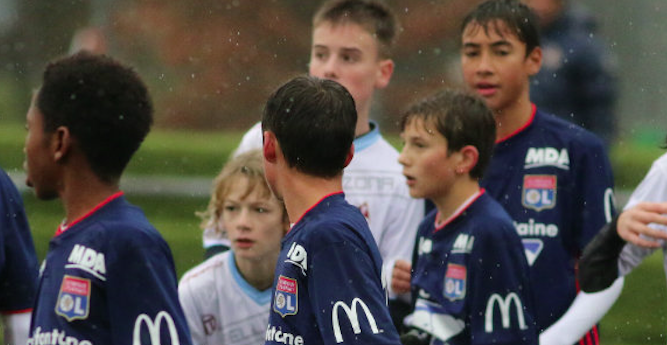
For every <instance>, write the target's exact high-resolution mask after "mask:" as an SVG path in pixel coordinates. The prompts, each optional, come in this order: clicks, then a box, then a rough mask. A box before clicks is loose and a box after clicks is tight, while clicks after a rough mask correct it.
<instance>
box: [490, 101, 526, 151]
mask: <svg viewBox="0 0 667 345" xmlns="http://www.w3.org/2000/svg"><path fill="white" fill-rule="evenodd" d="M532 114H533V107H532V103H531V102H530V100H529V99H528V97H526V98H525V99H524V100H521V101H517V102H516V103H513V104H512V105H511V106H509V107H506V108H503V109H500V110H494V111H493V115H494V118H495V120H496V141H500V140H502V139H505V138H507V137H508V136H509V135H511V134H513V133H515V132H516V131H517V130H519V129H520V128H521V127H523V126H524V125H525V124H526V123H527V122H528V121H529V120H530V117H531V116H532Z"/></svg>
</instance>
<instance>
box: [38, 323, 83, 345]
mask: <svg viewBox="0 0 667 345" xmlns="http://www.w3.org/2000/svg"><path fill="white" fill-rule="evenodd" d="M58 344H67V345H92V344H93V343H92V342H90V341H89V340H79V339H77V338H74V337H72V336H68V335H67V334H65V331H62V332H61V331H60V330H58V329H57V328H55V329H53V330H51V331H49V332H42V327H37V328H36V329H35V331H34V332H33V334H32V337H30V339H28V342H27V345H58Z"/></svg>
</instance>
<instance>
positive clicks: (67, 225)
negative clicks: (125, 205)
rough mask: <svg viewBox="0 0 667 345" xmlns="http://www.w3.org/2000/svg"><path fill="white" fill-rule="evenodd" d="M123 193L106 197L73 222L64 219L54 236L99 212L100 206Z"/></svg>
mask: <svg viewBox="0 0 667 345" xmlns="http://www.w3.org/2000/svg"><path fill="white" fill-rule="evenodd" d="M123 194H124V193H123V192H122V191H119V192H116V193H114V194H113V195H111V196H110V197H108V198H106V199H105V200H104V201H102V202H101V203H99V204H97V206H95V207H93V209H92V210H90V211H88V213H86V214H84V215H83V216H81V217H79V218H77V219H75V220H74V221H73V222H71V223H69V224H65V221H63V222H62V223H60V225H59V226H58V229H56V234H55V235H53V237H56V236H58V235H60V234H62V233H63V232H65V230H67V229H69V228H71V227H73V226H74V225H76V224H77V223H79V222H81V221H82V220H84V219H86V218H88V217H90V216H91V215H92V214H93V213H95V212H97V210H99V209H100V208H102V207H104V205H106V204H108V203H110V202H112V201H114V200H116V199H118V198H119V197H121V196H123Z"/></svg>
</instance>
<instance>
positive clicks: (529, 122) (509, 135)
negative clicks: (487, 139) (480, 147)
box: [496, 103, 537, 144]
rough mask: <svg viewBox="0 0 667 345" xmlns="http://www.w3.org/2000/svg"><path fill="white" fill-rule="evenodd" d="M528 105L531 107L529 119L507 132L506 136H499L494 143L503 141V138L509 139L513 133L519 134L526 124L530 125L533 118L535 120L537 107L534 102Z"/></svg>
mask: <svg viewBox="0 0 667 345" xmlns="http://www.w3.org/2000/svg"><path fill="white" fill-rule="evenodd" d="M530 107H531V109H532V112H531V114H530V119H528V121H527V122H526V123H524V124H523V126H521V127H520V128H519V129H517V130H516V131H514V132H512V133H510V134H508V135H507V136H506V137H504V138H500V139H499V140H496V144H498V143H501V142H503V141H505V140H507V139H509V138H511V137H513V136H515V135H517V134H519V133H521V132H522V131H523V130H524V129H526V128H527V127H528V126H530V124H531V123H533V120H535V113H537V107H536V106H535V104H534V103H531V104H530Z"/></svg>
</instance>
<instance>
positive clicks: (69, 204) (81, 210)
mask: <svg viewBox="0 0 667 345" xmlns="http://www.w3.org/2000/svg"><path fill="white" fill-rule="evenodd" d="M62 185H63V188H62V189H61V191H60V193H59V197H60V200H61V201H62V203H63V207H64V208H65V223H66V224H69V223H71V222H72V221H75V220H77V219H79V218H81V217H83V216H85V215H86V214H87V213H88V212H90V211H91V210H92V209H93V208H95V206H97V205H99V204H100V203H102V202H103V201H104V200H106V199H107V198H109V197H110V196H112V195H113V194H115V193H117V192H118V191H120V188H119V186H118V183H106V182H103V181H102V180H100V179H99V178H98V177H97V176H96V175H95V174H93V173H92V172H91V171H88V172H83V173H82V172H80V171H74V172H69V173H65V176H64V178H63V184H62Z"/></svg>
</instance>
